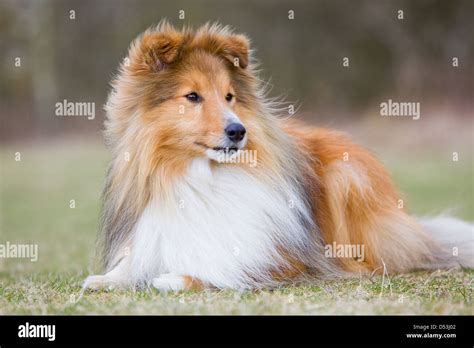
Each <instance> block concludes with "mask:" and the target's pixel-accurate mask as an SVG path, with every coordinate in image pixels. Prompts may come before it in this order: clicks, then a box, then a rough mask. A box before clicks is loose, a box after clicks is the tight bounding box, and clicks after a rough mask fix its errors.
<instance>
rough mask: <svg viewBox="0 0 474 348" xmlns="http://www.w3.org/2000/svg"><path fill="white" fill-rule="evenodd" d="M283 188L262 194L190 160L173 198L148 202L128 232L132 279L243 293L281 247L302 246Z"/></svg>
mask: <svg viewBox="0 0 474 348" xmlns="http://www.w3.org/2000/svg"><path fill="white" fill-rule="evenodd" d="M295 191H296V190H294V189H293V188H292V187H291V186H290V185H288V184H285V183H284V182H282V184H281V186H280V187H269V185H266V184H265V183H262V182H261V181H259V180H257V179H256V178H255V177H253V176H252V175H250V174H249V173H247V172H246V171H245V170H244V169H242V168H239V167H237V166H220V167H217V168H214V169H212V170H211V166H210V164H209V160H208V159H206V158H198V159H195V160H194V161H193V162H192V163H191V164H190V166H189V169H188V174H187V175H186V176H185V177H183V178H181V179H180V180H179V182H177V183H175V185H174V187H173V197H172V198H171V199H169V200H167V201H166V202H163V201H159V200H156V199H155V200H152V201H151V202H150V203H149V204H148V206H147V207H146V209H145V210H144V212H143V214H142V216H141V217H140V219H139V221H138V223H137V225H136V229H135V231H134V237H133V238H134V239H133V249H132V254H131V255H132V263H131V265H132V275H133V277H134V281H135V282H149V281H150V280H151V279H152V278H154V277H158V276H159V275H160V274H164V273H173V274H179V275H190V276H192V277H195V278H198V279H200V280H202V281H204V282H207V283H209V284H211V285H214V286H217V287H232V288H238V287H247V286H251V285H252V281H253V280H254V279H256V278H258V277H262V276H264V275H265V274H266V273H265V272H269V271H270V270H271V269H274V268H275V267H277V266H278V265H280V264H281V263H282V262H283V260H282V257H281V256H279V252H278V251H279V250H280V249H281V247H284V248H287V249H292V248H296V249H299V248H300V247H302V246H303V245H305V244H306V241H307V238H308V237H307V231H306V229H307V226H306V227H305V226H304V223H303V222H302V220H304V219H302V218H301V217H302V216H304V215H305V214H307V213H308V212H307V211H306V207H304V206H300V204H301V203H298V202H300V201H301V199H300V197H298V196H297V194H298V193H297V192H295Z"/></svg>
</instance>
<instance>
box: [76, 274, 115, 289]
mask: <svg viewBox="0 0 474 348" xmlns="http://www.w3.org/2000/svg"><path fill="white" fill-rule="evenodd" d="M118 285H119V283H118V282H117V281H116V280H115V279H113V278H111V277H109V276H107V275H91V276H88V277H87V278H86V279H85V280H84V282H83V283H82V287H83V288H84V289H91V290H99V289H109V290H110V289H114V288H116V287H118Z"/></svg>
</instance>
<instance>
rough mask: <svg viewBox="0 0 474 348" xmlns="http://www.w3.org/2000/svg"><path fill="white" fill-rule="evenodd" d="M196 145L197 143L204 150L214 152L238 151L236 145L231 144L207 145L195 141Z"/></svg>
mask: <svg viewBox="0 0 474 348" xmlns="http://www.w3.org/2000/svg"><path fill="white" fill-rule="evenodd" d="M196 145H199V146H200V147H203V148H205V149H206V150H213V151H216V152H223V153H233V152H237V151H239V148H238V147H237V146H236V145H231V146H214V147H211V146H207V145H206V144H203V143H200V142H196Z"/></svg>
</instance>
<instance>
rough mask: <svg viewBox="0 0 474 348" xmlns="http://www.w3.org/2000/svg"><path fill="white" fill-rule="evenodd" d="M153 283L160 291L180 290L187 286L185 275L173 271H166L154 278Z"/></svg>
mask: <svg viewBox="0 0 474 348" xmlns="http://www.w3.org/2000/svg"><path fill="white" fill-rule="evenodd" d="M152 284H153V286H154V287H155V288H157V289H158V290H160V291H179V290H184V289H185V288H186V282H185V279H184V277H183V276H181V275H178V274H173V273H166V274H162V275H160V276H159V277H158V278H153V280H152Z"/></svg>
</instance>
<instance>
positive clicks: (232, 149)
mask: <svg viewBox="0 0 474 348" xmlns="http://www.w3.org/2000/svg"><path fill="white" fill-rule="evenodd" d="M212 149H213V150H214V151H218V152H225V153H232V152H236V151H238V150H239V148H238V147H237V146H229V147H219V146H217V147H213V148H212Z"/></svg>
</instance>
